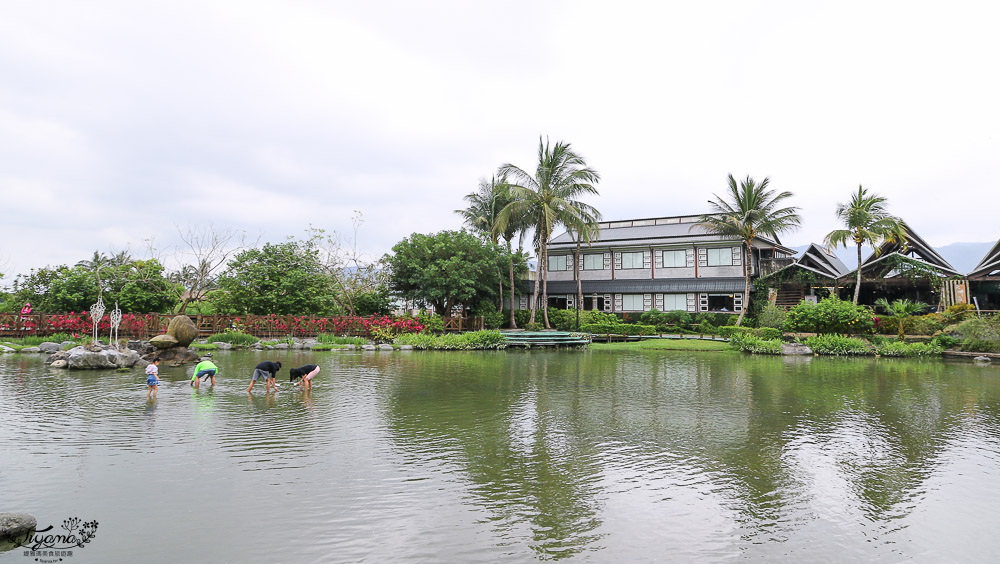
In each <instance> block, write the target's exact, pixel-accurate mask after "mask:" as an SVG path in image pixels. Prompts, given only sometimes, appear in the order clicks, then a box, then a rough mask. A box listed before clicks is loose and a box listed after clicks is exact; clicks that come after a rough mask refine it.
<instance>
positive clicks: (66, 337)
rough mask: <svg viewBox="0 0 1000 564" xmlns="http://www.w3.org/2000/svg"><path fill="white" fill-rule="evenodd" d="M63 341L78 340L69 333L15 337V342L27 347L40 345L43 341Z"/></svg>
mask: <svg viewBox="0 0 1000 564" xmlns="http://www.w3.org/2000/svg"><path fill="white" fill-rule="evenodd" d="M63 341H76V339H74V338H73V336H72V335H70V334H68V333H53V334H52V335H48V336H46V337H39V336H37V335H26V336H24V337H21V338H20V339H14V342H15V343H18V344H21V345H24V346H26V347H34V346H38V345H40V344H42V343H61V342H63Z"/></svg>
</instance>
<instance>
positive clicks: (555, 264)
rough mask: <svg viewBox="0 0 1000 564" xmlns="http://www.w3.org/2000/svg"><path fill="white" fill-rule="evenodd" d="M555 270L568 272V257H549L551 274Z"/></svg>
mask: <svg viewBox="0 0 1000 564" xmlns="http://www.w3.org/2000/svg"><path fill="white" fill-rule="evenodd" d="M553 270H566V255H555V256H550V257H549V272H552V271H553Z"/></svg>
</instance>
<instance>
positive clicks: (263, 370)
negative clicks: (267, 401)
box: [247, 360, 281, 393]
mask: <svg viewBox="0 0 1000 564" xmlns="http://www.w3.org/2000/svg"><path fill="white" fill-rule="evenodd" d="M279 370H281V363H280V362H271V361H270V360H265V361H264V362H262V363H260V364H258V365H257V368H254V369H253V380H250V387H249V388H247V393H250V391H251V390H253V385H254V383H256V382H257V379H258V378H263V379H264V385H265V386H266V387H267V389H266V390H265V392H270V391H271V386H274V391H278V383H277V382H275V381H274V377H275V376H277V375H278V371H279Z"/></svg>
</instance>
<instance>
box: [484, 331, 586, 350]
mask: <svg viewBox="0 0 1000 564" xmlns="http://www.w3.org/2000/svg"><path fill="white" fill-rule="evenodd" d="M503 334H504V336H505V337H507V346H508V347H524V348H535V347H550V348H558V347H585V346H587V345H589V344H590V339H589V338H588V336H587V334H586V333H566V332H562V331H504V332H503Z"/></svg>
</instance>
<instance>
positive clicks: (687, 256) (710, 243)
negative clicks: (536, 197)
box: [521, 215, 795, 312]
mask: <svg viewBox="0 0 1000 564" xmlns="http://www.w3.org/2000/svg"><path fill="white" fill-rule="evenodd" d="M700 217H701V216H698V215H691V216H674V217H658V218H649V219H629V220H624V221H609V222H603V223H601V224H600V234H599V236H598V239H597V240H596V241H593V242H592V243H591V244H590V245H587V244H583V245H582V247H581V249H580V253H579V255H577V249H576V247H577V243H576V240H575V239H574V237H573V235H572V234H571V233H563V234H561V235H559V236H558V237H555V238H553V239H552V240H551V241H549V245H548V253H549V258H548V264H547V265H544V266H545V267H546V268H547V273H546V274H547V276H548V296H549V307H550V308H567V309H573V308H575V307H576V306H575V304H576V299H577V283H576V278H575V276H574V268H573V265H574V264H575V263H577V262H578V263H579V265H580V269H579V274H580V281H581V285H582V287H583V309H596V310H600V311H605V312H642V311H649V310H650V309H653V308H656V309H658V310H660V311H669V310H684V311H689V312H703V311H724V312H739V311H741V310H742V309H743V302H744V298H743V291H744V281H745V279H744V277H745V275H746V271H747V269H750V274H751V276H755V275H756V274H757V273H759V272H760V265H761V260H762V259H763V260H765V261H767V260H769V259H776V258H777V259H786V258H793V257H794V256H795V251H793V250H792V249H789V248H787V247H784V246H782V245H781V242H780V241H776V240H771V239H768V238H759V239H757V241H756V242H755V243H754V248H753V251H752V252H751V253H750V256H749V260H748V258H747V257H746V256H745V253H744V252H743V247H742V241H739V240H735V239H726V238H723V237H720V236H719V235H715V234H713V233H710V232H708V231H707V230H706V229H705V228H703V227H701V226H700V225H698V223H697V222H698V220H699V219H700ZM529 299H530V296H522V297H521V307H522V308H527V307H528V301H529Z"/></svg>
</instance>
